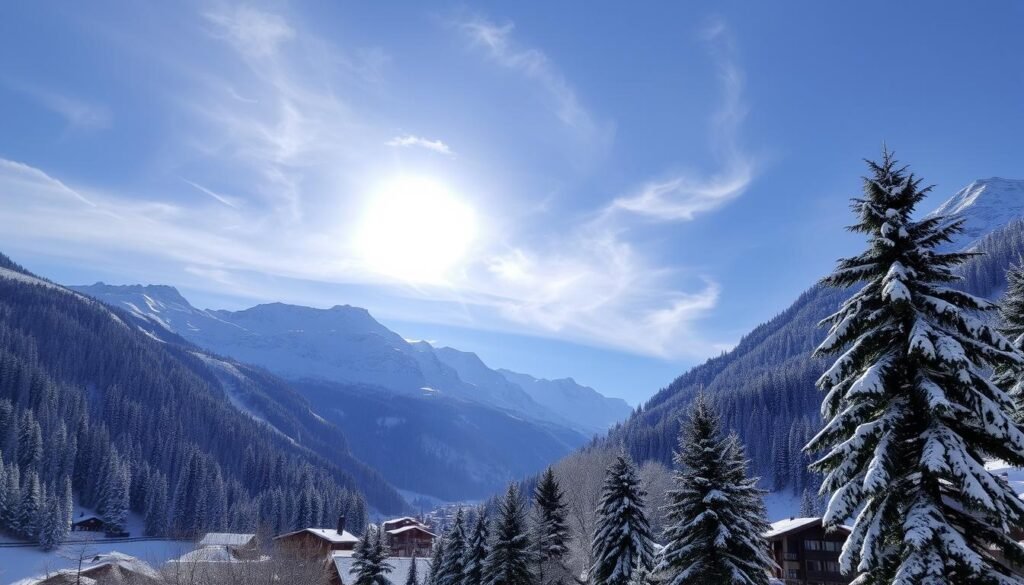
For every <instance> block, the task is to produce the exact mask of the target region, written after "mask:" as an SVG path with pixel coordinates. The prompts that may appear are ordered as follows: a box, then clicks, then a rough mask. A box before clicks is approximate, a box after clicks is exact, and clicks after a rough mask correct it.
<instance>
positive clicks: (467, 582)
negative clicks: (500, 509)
mask: <svg viewBox="0 0 1024 585" xmlns="http://www.w3.org/2000/svg"><path fill="white" fill-rule="evenodd" d="M488 535H489V531H488V523H487V509H486V508H483V507H481V508H480V510H479V511H478V512H477V515H476V522H475V523H474V524H473V530H472V531H471V532H470V534H469V539H468V540H467V541H466V554H465V556H464V558H463V561H462V585H481V583H483V582H484V564H485V563H486V561H487V541H488Z"/></svg>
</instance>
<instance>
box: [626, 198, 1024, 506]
mask: <svg viewBox="0 0 1024 585" xmlns="http://www.w3.org/2000/svg"><path fill="white" fill-rule="evenodd" d="M940 211H941V212H943V213H945V212H952V213H954V214H955V215H954V217H956V218H962V219H964V220H966V225H967V227H968V228H969V231H968V232H966V233H965V235H964V236H963V238H961V239H960V240H958V243H959V245H960V246H962V247H968V248H972V250H973V251H975V252H978V253H979V256H977V257H975V258H973V259H971V260H969V261H968V262H967V263H965V265H964V266H962V267H961V273H962V274H963V276H964V279H963V281H962V283H961V286H962V287H963V288H964V290H966V291H968V292H970V293H972V294H975V295H979V296H982V297H986V298H990V299H996V298H998V296H999V295H1001V294H1002V292H1003V290H1004V288H1005V271H1006V269H1007V267H1008V266H1009V265H1010V264H1011V262H1016V261H1018V258H1019V257H1020V255H1021V254H1022V253H1024V221H1022V220H1021V219H1020V217H1021V215H1022V214H1024V181H1009V180H1003V179H999V180H989V181H977V182H975V183H972V184H971V185H970V186H968V187H966V188H965V189H963V190H961V191H960V192H958V193H957V194H956V195H954V196H953V197H952V198H951V199H950V200H948V201H947V202H945V203H944V204H943V205H941V206H940V207H939V208H938V210H936V211H935V212H933V214H934V213H939V212H940ZM1007 222H1008V223H1007ZM848 295H849V292H847V291H841V290H835V289H827V288H822V287H820V286H813V287H811V289H809V290H808V291H806V292H805V293H803V294H802V295H801V296H800V297H799V298H798V299H797V300H796V302H794V303H793V305H791V306H790V307H789V308H787V309H786V310H785V311H783V312H782V313H780V314H779V315H777V316H776V317H774V318H772V319H771V320H769V321H768V322H766V323H764V324H762V325H759V326H758V327H756V328H754V330H753V331H751V332H750V333H749V334H748V335H746V336H745V337H744V338H743V339H742V340H741V341H740V342H739V343H738V344H737V346H736V347H735V348H734V349H732V350H731V351H729V352H726V353H725V354H723V355H721V356H718V357H715V358H712V359H709V360H708V361H707V362H705V363H703V364H701V365H699V366H697V367H694V368H692V369H691V370H689V371H687V372H686V373H684V374H682V375H681V376H679V377H678V378H676V379H675V380H674V381H673V382H672V383H671V384H669V385H668V386H667V387H665V388H663V389H662V390H660V391H659V392H658V393H657V394H655V395H654V396H653V397H652V398H651V399H650V400H648V401H647V403H646V404H644V405H643V407H642V408H641V409H639V410H638V412H637V413H635V414H634V415H633V416H632V417H630V419H629V420H628V421H626V422H625V423H624V424H622V425H621V426H619V427H617V428H616V429H614V430H613V431H612V432H611V433H610V434H609V435H608V437H607V439H606V440H607V442H608V443H611V444H617V443H619V442H621V443H623V444H625V445H626V447H627V449H628V450H629V451H630V453H631V454H632V456H633V457H635V458H636V459H637V460H639V461H646V460H655V461H659V462H661V463H663V464H665V465H670V464H671V458H672V451H673V449H674V448H675V446H676V438H677V434H678V428H679V417H680V415H681V414H682V413H683V412H684V410H685V408H686V407H687V405H688V404H689V402H690V400H691V399H692V397H693V396H694V394H695V393H696V392H697V391H699V390H700V389H704V390H705V391H706V392H708V393H709V394H711V395H712V396H713V397H714V398H715V400H716V402H717V404H718V406H719V408H720V410H721V412H722V414H723V417H724V420H725V424H726V426H727V427H729V428H732V429H735V430H736V431H737V432H738V433H739V434H740V436H741V438H742V439H743V441H744V443H745V444H746V446H747V450H748V453H749V455H750V458H751V461H752V466H753V472H754V473H755V474H757V475H759V476H761V477H762V478H764V479H765V482H766V484H767V486H768V487H769V488H771V489H774V490H782V489H790V490H792V491H793V492H794V493H799V492H800V491H801V490H802V489H804V488H805V487H808V486H811V484H812V483H813V481H814V480H813V478H812V477H810V475H809V473H808V472H807V469H806V464H807V463H808V461H807V459H806V457H805V456H804V455H803V453H802V452H801V448H802V447H803V445H805V444H806V442H807V440H808V439H809V438H810V437H811V436H812V435H813V433H815V432H816V431H817V429H818V428H819V425H820V415H819V412H818V411H819V407H820V404H821V394H820V393H819V391H818V389H817V388H816V387H815V381H816V380H817V379H818V377H819V376H820V375H821V373H822V372H823V371H824V368H825V362H824V361H822V360H819V359H815V358H812V357H811V353H812V351H813V350H814V348H815V347H817V345H818V344H819V343H820V341H821V340H822V339H823V338H824V336H825V330H824V329H822V328H821V327H818V325H817V324H818V322H819V321H820V320H821V319H823V318H824V317H826V316H828V315H829V314H831V313H832V312H833V311H834V310H835V308H836V307H837V306H838V305H839V303H840V302H842V301H843V300H844V299H845V298H847V296H848Z"/></svg>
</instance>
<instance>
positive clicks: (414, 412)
mask: <svg viewBox="0 0 1024 585" xmlns="http://www.w3.org/2000/svg"><path fill="white" fill-rule="evenodd" d="M72 288H73V289H74V290H76V291H78V292H81V293H83V294H86V295H89V296H91V297H93V298H96V299H98V300H100V301H102V302H104V303H107V304H109V305H110V306H112V307H117V308H119V309H122V310H124V311H125V312H126V314H127V315H128V318H129V319H131V320H133V321H134V323H136V324H137V325H138V326H139V327H140V328H142V329H144V330H146V331H147V332H149V334H150V335H152V336H153V337H155V338H158V339H167V340H169V339H175V338H184V339H187V340H188V341H189V342H192V343H195V344H196V345H198V346H200V347H203V348H205V349H206V350H208V351H211V352H214V353H215V354H217V355H224V356H231V358H232V359H234V360H238V362H243V363H252V364H256V365H257V366H260V367H263V368H266V369H267V370H269V371H271V372H273V373H274V374H275V375H277V376H281V377H282V378H284V379H286V380H287V385H290V386H291V387H293V388H295V389H296V390H298V391H299V392H300V393H301V394H302V395H303V397H304V398H305V399H308V400H309V401H310V403H311V404H312V410H313V411H314V412H316V413H317V415H319V416H322V417H324V418H325V419H327V420H329V421H330V422H332V423H334V424H337V425H338V426H339V427H340V428H341V429H342V430H344V431H345V433H346V436H347V438H348V440H349V443H350V445H351V448H352V452H353V453H354V454H355V456H356V457H358V458H359V459H360V460H362V461H366V462H367V463H369V464H371V465H373V466H374V468H375V469H378V470H380V472H381V473H382V474H383V475H384V477H385V478H386V479H387V480H388V481H389V482H391V483H393V484H394V485H396V486H398V487H400V488H402V489H405V490H409V491H411V492H415V493H421V494H427V495H431V496H435V497H439V498H445V499H463V498H476V497H481V496H484V495H486V494H488V493H490V492H491V491H493V490H494V489H497V488H499V487H500V486H501V485H503V484H504V483H506V482H508V481H510V480H512V479H514V478H517V477H521V476H522V475H524V474H529V473H532V472H534V471H537V470H539V469H542V468H543V467H544V466H545V465H547V464H549V463H551V462H552V461H555V460H557V459H558V458H560V457H562V456H564V455H566V454H568V453H569V452H571V451H572V450H573V449H575V448H577V447H579V446H581V445H583V444H584V443H586V442H587V441H588V440H589V438H590V437H591V436H593V435H594V434H596V433H599V432H605V431H606V430H607V429H608V427H609V426H611V424H613V423H614V422H616V421H617V420H622V419H624V418H625V417H626V416H627V415H628V414H629V412H630V411H629V409H628V407H626V408H618V409H614V408H613V409H611V410H608V411H604V412H603V416H604V418H603V419H601V421H602V422H601V423H600V424H595V423H594V422H593V421H592V420H591V419H589V418H587V417H589V416H591V415H590V414H588V412H587V411H585V410H579V411H573V410H572V409H567V410H564V411H561V410H560V411H556V410H555V408H556V407H560V403H559V402H558V400H559V399H558V396H559V395H560V394H563V393H564V392H565V391H566V389H565V388H564V387H562V386H561V385H555V386H553V387H551V388H549V387H547V386H544V383H545V382H547V381H544V380H535V382H534V384H533V385H531V387H530V390H531V392H533V394H531V393H530V392H527V391H526V390H524V389H523V388H522V387H521V386H519V385H518V384H516V383H513V382H511V381H509V379H507V378H506V377H505V376H504V375H503V374H501V373H499V372H498V371H496V370H493V369H491V368H489V367H488V366H487V365H486V364H484V363H483V361H482V360H480V358H479V357H478V356H477V355H476V354H473V353H471V352H463V351H459V350H455V349H452V348H434V347H433V346H431V345H430V344H428V343H426V342H409V341H406V340H405V339H404V338H402V336H400V335H399V334H397V333H395V332H393V331H391V330H390V329H388V328H387V327H385V326H384V325H382V324H381V323H379V322H378V321H376V320H375V319H374V318H373V317H372V316H371V315H370V313H369V312H368V311H366V310H365V309H362V308H359V307H352V306H348V305H339V306H335V307H331V308H329V309H315V308H311V307H302V306H296V305H287V304H283V303H270V304H263V305H257V306H255V307H252V308H249V309H245V310H242V311H223V310H219V311H210V310H202V309H197V308H195V307H193V306H192V305H191V304H190V303H189V302H188V301H187V300H186V299H185V298H184V297H183V296H181V294H180V293H179V292H178V291H177V290H176V289H174V288H173V287H170V286H161V285H149V286H142V285H127V286H114V285H107V284H103V283H96V284H93V285H89V286H77V287H72ZM179 336H180V337H179ZM250 370H251V368H250ZM221 378H222V379H225V380H228V381H230V380H231V377H230V376H224V375H223V374H222V376H221ZM529 379H531V380H534V379H533V378H532V377H531V378H529ZM581 388H582V387H581ZM546 390H551V391H552V392H553V394H552V397H553V400H554V401H555V402H553V403H551V405H550V406H549V405H548V404H547V403H544V400H545V399H546V397H544V396H541V395H540V393H542V392H544V391H546ZM588 390H589V393H587V392H584V394H587V397H588V398H589V400H590V401H591V402H596V403H605V402H608V401H609V399H606V398H604V397H603V396H600V395H599V394H597V392H596V391H593V390H592V389H588ZM563 402H564V401H563ZM618 403H621V401H617V402H616V401H611V404H613V405H618ZM385 405H387V406H386V407H385ZM622 406H625V404H624V403H622ZM303 408H305V407H303ZM388 409H396V410H398V411H399V413H400V414H395V415H391V414H389V413H388V412H387V410H388ZM306 410H308V408H307V409H306ZM562 412H565V413H566V414H565V415H563V414H562ZM354 413H361V414H363V415H365V416H353V414H354ZM616 416H617V418H614V420H610V417H616ZM375 421H380V422H375ZM522 445H529V448H528V449H524V448H522Z"/></svg>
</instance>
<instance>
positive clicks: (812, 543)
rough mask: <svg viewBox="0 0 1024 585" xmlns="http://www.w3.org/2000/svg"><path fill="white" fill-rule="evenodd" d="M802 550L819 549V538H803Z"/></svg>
mask: <svg viewBox="0 0 1024 585" xmlns="http://www.w3.org/2000/svg"><path fill="white" fill-rule="evenodd" d="M804 550H821V541H820V540H805V541H804Z"/></svg>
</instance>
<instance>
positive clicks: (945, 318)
mask: <svg viewBox="0 0 1024 585" xmlns="http://www.w3.org/2000/svg"><path fill="white" fill-rule="evenodd" d="M868 165H869V167H870V171H871V172H870V176H869V177H866V178H865V179H864V196H863V197H862V198H860V199H855V200H854V202H853V209H854V211H855V212H856V214H857V216H858V221H857V224H856V225H854V226H853V227H852V228H851V229H852V230H854V231H857V232H861V233H864V234H866V235H867V236H868V238H869V246H868V249H867V251H865V252H864V253H863V254H861V255H860V256H856V257H853V258H847V259H844V260H840V262H839V266H838V268H837V269H836V271H835V272H834V273H833V274H832V275H831V276H829V277H827V278H825V279H824V281H823V283H824V284H826V285H829V286H834V287H843V288H846V287H850V286H853V285H856V284H859V283H863V286H862V288H861V289H860V290H859V291H858V292H857V293H856V294H854V295H853V296H852V297H851V298H850V299H849V300H847V301H846V302H844V303H843V304H842V306H841V307H840V308H839V310H838V311H837V312H836V313H835V314H833V315H832V316H830V317H828V318H827V319H826V320H825V321H824V323H828V324H830V325H831V328H830V331H829V334H828V336H827V337H826V339H825V340H824V341H823V342H822V343H821V345H820V346H819V347H818V349H817V351H816V355H818V356H826V355H834V354H839V353H840V352H843V353H842V354H841V355H840V357H839V358H838V359H837V360H836V361H835V363H834V365H833V366H832V367H831V368H829V369H828V370H827V371H826V372H825V374H824V375H822V376H821V378H820V379H819V381H818V385H819V387H820V388H821V389H822V391H824V392H826V396H825V399H824V402H823V404H822V414H823V416H824V418H825V419H826V420H827V421H828V422H827V423H826V425H825V427H824V429H823V430H822V431H821V432H820V433H818V435H817V436H815V437H814V438H813V440H811V441H810V443H809V444H808V445H807V447H806V449H807V450H809V451H811V452H819V451H824V455H823V456H821V457H820V459H819V460H818V461H817V462H815V463H814V466H813V467H814V469H816V470H820V471H822V472H824V473H826V478H825V481H824V483H823V484H822V492H823V493H832V494H833V495H832V498H831V500H830V502H829V506H828V510H827V512H826V513H825V517H824V523H825V525H826V526H827V527H830V528H831V527H836V526H838V525H839V524H841V523H842V522H843V521H844V520H845V519H847V518H848V517H850V515H851V514H853V513H855V512H857V517H856V519H855V521H854V525H853V530H852V533H851V534H850V537H849V538H848V540H847V542H846V545H845V546H844V548H843V553H842V555H841V557H840V566H841V569H842V570H843V572H845V573H848V574H849V573H852V572H854V571H859V572H861V573H862V574H863V576H862V578H861V580H860V581H858V582H861V583H866V584H868V583H870V584H874V583H879V584H880V583H901V584H908V585H909V584H918V583H940V582H941V583H989V582H993V583H996V582H999V583H1005V582H1008V581H1007V579H1006V578H1005V577H1003V575H1004V573H1005V571H1004V570H1003V569H1001V568H1000V567H999V566H998V565H997V564H996V563H995V562H994V561H993V560H992V556H991V552H990V550H991V549H989V548H988V547H989V546H990V545H991V546H994V547H995V548H996V549H999V550H1001V551H1002V552H1003V554H1005V555H1007V557H1009V558H1010V559H1011V560H1014V561H1015V562H1018V563H1021V564H1024V551H1022V550H1021V549H1020V547H1019V545H1016V544H1015V543H1014V542H1013V540H1011V539H1010V537H1009V535H1008V532H1009V528H1010V527H1011V526H1021V525H1024V502H1022V501H1021V500H1020V499H1018V498H1017V495H1016V494H1014V493H1013V490H1011V489H1010V486H1009V485H1007V484H1005V483H1004V482H1002V481H1000V480H999V479H998V478H996V477H994V476H993V475H992V474H991V473H989V472H988V471H987V470H986V469H985V460H986V457H989V456H991V457H998V458H1001V459H1003V460H1005V461H1007V462H1009V463H1010V464H1011V465H1018V466H1020V465H1024V433H1022V432H1021V429H1019V428H1018V427H1017V426H1016V425H1015V424H1013V423H1012V422H1011V420H1010V416H1009V412H1010V410H1011V409H1012V407H1013V405H1012V402H1011V400H1010V397H1009V396H1008V395H1007V394H1006V393H1005V392H1003V391H1002V390H1000V389H999V388H997V387H996V386H995V385H993V384H992V383H990V382H989V381H988V380H987V379H986V371H987V370H988V369H989V368H995V369H997V370H998V369H1001V368H1008V367H1011V365H1012V364H1020V363H1021V362H1022V361H1024V357H1022V356H1021V354H1020V353H1019V352H1018V351H1017V350H1016V349H1015V348H1014V347H1013V346H1012V345H1011V344H1010V343H1009V342H1008V341H1007V340H1006V339H1005V338H1004V337H1003V336H1002V335H1000V334H999V333H998V332H996V331H995V330H993V329H992V328H990V327H988V326H987V325H985V324H984V322H983V321H982V320H981V319H979V318H978V317H977V316H976V314H977V313H978V312H981V311H988V310H991V309H993V308H994V307H995V306H994V305H993V304H992V303H989V302H987V301H984V300H981V299H978V298H975V297H973V296H971V295H968V294H965V293H963V292H960V291H958V290H955V289H953V288H950V287H948V286H947V283H950V282H952V281H954V280H955V279H956V277H955V276H954V274H953V272H952V268H953V267H955V266H957V265H958V264H960V263H961V262H962V261H963V260H965V259H966V258H968V257H969V256H970V255H969V254H964V253H943V252H940V251H939V250H937V249H936V247H937V246H938V245H940V244H942V243H944V242H948V241H950V239H951V236H952V235H953V234H954V233H956V232H957V231H958V230H959V229H960V223H959V222H949V221H948V220H945V219H943V218H940V217H934V218H926V219H923V220H920V221H914V220H913V219H911V215H912V214H913V212H914V208H915V206H916V205H917V204H918V203H919V202H920V201H921V200H922V199H923V198H924V197H925V195H926V194H927V193H928V191H929V189H922V188H920V180H919V179H917V178H915V177H914V175H913V174H910V173H908V172H907V171H906V169H905V168H899V167H897V165H896V162H895V161H894V160H893V158H892V156H891V154H890V153H889V152H887V151H886V152H884V153H883V156H882V162H881V163H875V162H869V163H868Z"/></svg>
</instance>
